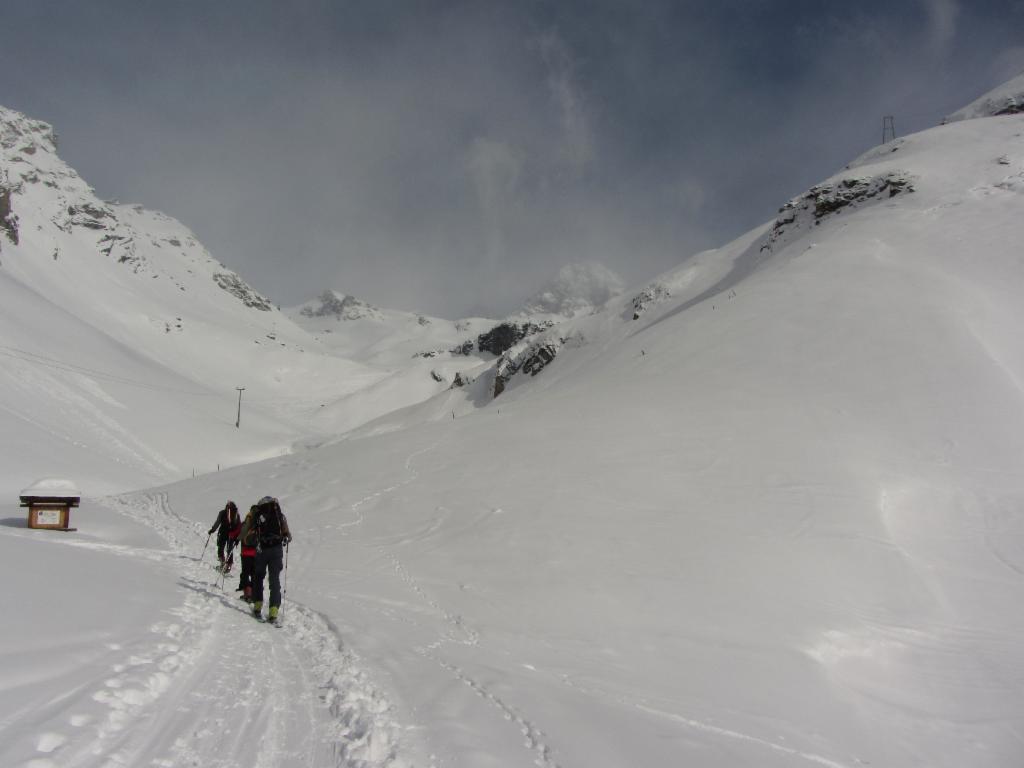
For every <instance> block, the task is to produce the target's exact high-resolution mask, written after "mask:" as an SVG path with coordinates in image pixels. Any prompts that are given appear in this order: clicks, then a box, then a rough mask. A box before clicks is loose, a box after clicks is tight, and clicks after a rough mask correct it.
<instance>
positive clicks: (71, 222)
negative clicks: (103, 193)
mask: <svg viewBox="0 0 1024 768" xmlns="http://www.w3.org/2000/svg"><path fill="white" fill-rule="evenodd" d="M114 222H115V217H114V211H113V209H111V208H110V207H109V206H106V205H95V204H93V203H80V204H79V205H69V206H68V218H67V220H66V221H65V222H64V225H63V227H62V228H63V229H65V230H68V231H70V228H71V227H85V228H86V229H107V228H108V227H109V226H111V225H112V224H114Z"/></svg>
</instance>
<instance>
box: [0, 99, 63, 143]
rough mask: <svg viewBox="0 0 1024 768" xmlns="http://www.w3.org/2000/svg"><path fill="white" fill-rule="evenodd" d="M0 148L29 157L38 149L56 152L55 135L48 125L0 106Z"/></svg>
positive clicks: (51, 127)
mask: <svg viewBox="0 0 1024 768" xmlns="http://www.w3.org/2000/svg"><path fill="white" fill-rule="evenodd" d="M0 146H2V147H3V148H4V149H10V150H18V151H21V152H25V153H26V154H29V155H32V154H35V152H36V150H38V149H45V150H46V151H48V152H56V151H57V134H56V133H54V130H53V126H52V125H50V124H49V123H44V122H43V121H42V120H35V119H34V118H31V117H28V116H27V115H23V114H22V113H21V112H18V111H16V110H13V109H8V108H7V107H2V106H0Z"/></svg>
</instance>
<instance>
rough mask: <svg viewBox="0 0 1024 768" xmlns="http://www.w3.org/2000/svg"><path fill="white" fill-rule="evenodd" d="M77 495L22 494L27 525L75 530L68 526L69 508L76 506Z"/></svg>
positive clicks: (54, 529) (49, 528) (56, 529)
mask: <svg viewBox="0 0 1024 768" xmlns="http://www.w3.org/2000/svg"><path fill="white" fill-rule="evenodd" d="M79 500H80V499H79V497H77V496H71V497H63V498H62V497H39V496H22V497H21V505H22V506H23V507H28V527H29V528H45V529H48V530H52V531H76V530H78V529H77V528H69V527H68V526H69V525H70V523H71V508H72V507H77V506H78V504H79Z"/></svg>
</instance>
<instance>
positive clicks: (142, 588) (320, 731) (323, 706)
mask: <svg viewBox="0 0 1024 768" xmlns="http://www.w3.org/2000/svg"><path fill="white" fill-rule="evenodd" d="M104 503H105V504H106V505H108V506H109V507H110V508H112V509H115V510H118V511H119V512H121V513H122V514H125V515H128V516H130V517H132V518H134V519H135V520H139V521H144V522H145V523H147V524H148V525H149V526H150V527H151V529H152V530H155V531H157V532H158V533H159V534H160V535H161V536H162V537H163V538H164V540H165V541H166V542H167V544H168V546H169V549H159V548H155V547H139V548H137V547H132V546H127V545H121V544H112V543H107V542H102V541H89V540H83V539H82V537H75V536H73V535H72V536H62V535H54V534H45V533H44V534H43V535H44V536H46V537H47V538H45V539H41V538H40V537H39V536H38V534H37V536H36V537H34V538H33V537H32V534H33V533H34V532H30V531H27V530H17V529H15V528H13V527H7V528H3V529H0V531H2V532H3V533H4V534H5V536H4V537H3V544H2V545H0V546H2V548H3V549H4V551H5V553H7V551H8V550H10V553H11V555H12V557H16V556H17V554H16V553H19V552H22V553H24V552H27V551H30V550H32V551H34V550H35V549H36V548H38V547H47V548H48V549H49V550H50V551H49V552H47V553H45V554H46V557H47V558H48V559H50V558H52V561H53V562H59V563H61V565H59V566H58V567H57V568H56V569H54V572H55V573H62V571H63V568H65V567H67V568H69V569H70V571H69V572H70V573H74V574H78V576H77V577H76V579H77V583H75V585H74V586H75V588H73V589H69V590H62V591H66V592H67V594H68V595H69V597H68V603H69V606H74V607H67V608H64V607H61V606H59V605H55V606H54V614H55V615H54V616H53V617H52V619H50V617H49V616H47V617H46V618H47V619H50V620H52V621H53V622H54V626H55V627H59V626H61V622H62V621H66V620H67V618H68V613H69V612H73V611H75V610H76V609H78V610H81V609H80V608H79V607H78V605H79V604H85V606H87V610H86V611H83V617H82V618H83V620H82V621H81V622H76V626H77V627H80V630H79V631H77V632H76V634H75V636H73V637H68V638H62V637H59V632H57V631H54V632H53V633H52V634H53V635H56V637H54V640H53V641H52V643H48V644H47V645H48V647H45V648H40V647H38V645H39V644H38V643H36V647H31V646H32V643H31V642H19V638H18V636H17V633H16V632H14V633H8V634H7V638H6V639H7V642H5V644H4V646H5V647H4V654H5V655H7V654H13V655H14V656H15V661H17V660H18V659H19V658H20V660H21V665H22V667H23V668H24V671H23V672H22V673H21V674H19V675H12V676H8V678H7V680H6V681H5V682H4V683H3V685H2V686H0V695H2V698H0V702H2V703H4V705H5V706H4V707H3V709H0V764H3V765H5V766H6V765H18V766H30V767H31V768H56V767H57V766H61V768H93V767H94V766H95V767H97V768H98V767H100V766H102V767H103V768H107V767H108V766H136V765H154V766H167V767H170V766H179V765H202V766H212V767H213V768H234V767H235V766H245V767H246V768H253V767H255V768H278V767H281V766H296V767H298V766H308V767H311V768H312V767H317V768H319V767H320V766H338V767H339V768H344V767H352V766H358V768H377V767H384V766H387V767H389V768H403V767H404V766H408V765H410V763H408V762H406V761H404V760H402V759H399V757H398V755H397V750H398V742H397V739H396V732H397V729H396V727H395V724H394V723H393V722H392V721H391V719H390V717H389V714H388V711H389V706H388V703H387V702H386V701H385V699H384V698H383V697H382V696H381V695H379V693H378V692H377V691H376V689H375V688H374V686H373V685H372V684H371V683H370V682H369V681H368V679H367V677H366V676H365V675H364V673H363V672H362V671H361V669H360V668H359V665H358V664H357V662H356V659H355V658H354V657H353V656H352V654H350V653H348V652H347V651H345V650H344V649H343V648H341V647H340V645H339V642H338V639H337V637H336V636H335V634H334V633H333V632H332V631H331V629H330V627H329V626H328V625H327V623H326V622H325V621H324V620H323V619H322V618H321V617H320V616H319V615H317V614H316V613H314V612H311V611H308V610H306V609H304V608H303V607H302V606H299V605H296V604H294V603H286V604H285V606H284V612H283V616H284V621H285V626H284V627H283V628H281V629H275V628H272V627H270V626H269V625H266V624H260V623H258V622H256V621H254V620H253V618H252V616H251V615H250V613H249V611H248V609H247V605H246V604H245V603H244V602H243V601H241V600H239V599H238V598H237V596H236V595H237V593H235V592H234V591H233V589H234V586H235V584H236V579H237V571H236V572H235V573H231V574H229V575H228V576H227V578H226V579H225V582H224V588H223V590H222V589H221V588H220V587H219V581H220V577H219V574H218V573H217V571H216V570H215V569H214V568H213V564H214V562H215V561H216V554H215V550H213V546H212V543H211V546H210V547H209V548H208V551H207V553H206V557H205V562H198V558H199V553H200V552H201V551H202V542H203V538H204V536H205V531H203V532H200V531H199V530H198V528H199V527H200V526H198V524H195V523H190V522H187V521H185V520H182V519H181V518H179V517H178V516H177V515H176V514H175V513H174V512H173V510H172V509H171V508H170V507H169V505H168V504H167V500H166V496H165V495H163V494H139V495H134V496H127V497H119V498H111V499H106V500H104ZM8 545H10V546H8ZM211 555H212V556H211ZM29 559H32V560H34V561H35V563H39V562H43V560H42V559H40V558H39V557H38V556H30V557H29ZM11 564H12V565H14V566H15V567H18V566H24V572H25V573H26V574H32V573H33V570H32V568H33V566H32V564H31V563H29V562H25V563H20V562H18V561H17V560H15V561H14V562H12V563H11ZM59 581H61V582H63V581H70V580H69V579H63V578H61V579H59ZM126 587H129V588H127V589H126ZM58 599H59V598H58ZM175 601H177V605H175V604H174V603H175ZM169 606H171V607H169ZM14 607H15V609H17V608H18V607H19V606H17V605H15V606H14ZM22 608H23V609H24V614H23V615H24V616H25V618H26V621H25V622H24V623H26V624H27V623H29V622H32V623H36V622H37V616H38V615H39V614H37V613H33V612H32V611H31V609H30V608H28V607H27V606H23V607H22ZM86 613H87V614H88V615H85V614H86ZM30 614H31V616H30ZM90 619H91V621H90ZM93 625H95V628H94V626H93ZM107 625H109V627H110V629H109V631H106V630H105V629H104V628H105V627H106V626H107ZM33 631H34V632H35V634H33ZM25 637H26V638H31V637H38V628H34V627H33V628H29V629H27V630H26V632H25ZM115 640H116V642H115ZM104 641H109V642H104ZM40 658H41V659H42V661H40ZM57 659H61V661H60V662H57V663H54V661H55V660H57ZM65 659H66V662H65V661H64V660H65ZM33 662H34V663H33ZM72 667H73V673H72V672H71V671H70V669H71V668H72ZM16 700H17V703H15V701H16ZM7 702H11V705H10V706H8V705H7Z"/></svg>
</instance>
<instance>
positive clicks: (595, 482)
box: [0, 79, 1024, 768]
mask: <svg viewBox="0 0 1024 768" xmlns="http://www.w3.org/2000/svg"><path fill="white" fill-rule="evenodd" d="M1019 90H1020V89H1019V79H1018V81H1012V82H1011V83H1009V84H1007V85H1006V86H1004V87H1003V88H1002V89H997V92H993V95H990V96H989V97H985V98H983V99H982V100H980V101H979V102H976V104H975V105H972V106H971V107H969V108H967V109H966V110H964V111H962V114H961V113H958V114H960V116H961V117H962V118H964V119H957V120H953V121H950V122H949V123H947V124H945V125H943V126H939V127H936V128H934V129H931V130H928V131H925V132H922V133H919V134H915V135H912V136H906V137H903V138H901V139H899V140H897V141H895V142H891V143H889V144H887V145H885V146H882V147H878V148H875V149H873V150H871V151H869V152H867V153H866V154H865V155H863V156H862V157H860V158H858V159H857V160H855V161H854V162H852V163H851V164H850V165H849V166H848V167H847V168H845V169H843V170H842V171H840V172H839V173H837V174H836V175H835V176H833V177H832V178H829V179H825V180H823V181H822V182H821V183H820V184H817V185H815V186H814V187H813V188H811V189H810V190H808V191H807V192H806V193H804V194H802V195H799V196H797V197H796V198H794V200H792V201H789V202H788V203H787V201H779V202H780V209H781V210H780V211H779V213H778V215H777V217H776V218H775V219H773V220H771V221H768V222H766V223H765V224H764V225H763V226H761V227H759V228H757V229H755V230H753V231H751V232H750V233H748V234H746V235H744V236H743V237H741V238H739V239H737V240H736V241H735V242H733V243H730V244H727V245H724V246H723V247H721V248H719V249H717V250H713V251H708V252H705V253H702V254H698V255H697V256H694V257H692V258H689V259H686V260H684V261H682V263H681V264H680V266H679V267H678V268H676V269H675V270H673V271H671V272H669V273H667V274H664V275H661V276H658V277H656V278H654V279H653V280H651V281H650V282H649V283H647V284H645V285H640V286H634V287H633V288H631V289H628V290H621V284H616V280H617V278H614V276H610V275H607V274H604V273H603V272H601V271H600V270H595V269H592V268H581V269H583V271H572V270H570V271H569V272H567V273H565V274H563V276H562V278H564V279H562V278H560V281H556V283H557V285H561V286H563V287H565V286H577V287H578V286H580V285H583V286H585V287H587V290H585V291H582V292H580V291H576V290H567V291H566V293H565V295H564V296H563V295H562V294H561V293H560V292H559V290H557V285H556V290H549V291H547V293H550V296H548V297H547V298H545V299H544V300H543V301H542V302H540V304H543V305H544V306H540V304H538V303H536V302H535V304H536V305H535V306H534V305H531V306H532V311H533V312H534V314H529V313H526V314H523V315H517V316H514V317H513V318H509V319H508V320H506V321H504V322H503V323H497V322H496V321H488V320H484V319H473V320H467V321H457V322H456V321H445V320H440V319H438V318H427V317H423V316H420V315H416V314H414V313H398V312H395V311H392V310H384V309H380V308H376V307H373V306H372V305H370V304H369V303H367V302H363V301H360V300H357V299H352V298H351V297H348V296H347V295H346V294H343V293H340V292H333V291H332V292H328V293H326V294H323V295H322V296H321V297H319V298H318V299H316V300H314V301H312V302H310V303H309V304H307V305H304V307H300V308H295V309H289V310H287V311H286V312H284V313H282V312H279V311H278V310H277V309H276V308H275V307H273V306H272V305H271V304H270V302H269V301H267V300H264V301H265V302H266V304H267V306H265V307H264V306H261V299H262V297H260V296H259V295H258V294H257V293H256V292H255V291H252V290H251V289H249V288H248V287H247V286H246V284H245V283H244V281H243V280H242V278H241V277H239V276H237V275H235V274H234V273H232V272H230V270H227V269H225V268H223V267H222V266H220V265H218V264H217V263H216V262H215V261H214V260H213V259H212V257H210V256H209V255H208V254H206V252H205V251H204V250H203V249H202V246H200V245H199V244H198V243H197V242H196V241H195V239H194V238H193V237H192V236H191V235H190V234H189V233H188V232H187V230H185V229H184V227H182V226H181V225H180V224H177V223H176V222H173V221H171V220H169V219H166V218H165V217H162V216H160V215H159V214H153V213H150V212H146V211H144V210H140V209H135V208H132V207H130V206H127V207H126V206H120V205H116V204H113V203H103V202H102V201H98V200H96V199H95V198H94V197H93V196H91V192H89V190H88V189H87V187H85V185H84V182H82V181H81V180H80V179H79V178H78V177H77V175H76V174H74V172H73V171H71V170H70V169H69V168H67V166H65V165H63V163H61V162H60V161H59V159H58V158H57V156H56V154H55V152H54V146H53V139H52V131H50V129H49V127H48V126H45V124H42V123H38V122H36V121H31V120H29V119H28V118H25V117H24V116H20V115H17V113H11V112H9V111H4V112H3V113H0V121H2V123H3V125H4V128H3V131H4V133H3V134H2V138H3V146H4V154H3V185H2V187H0V192H2V194H0V220H2V222H5V223H4V225H3V226H4V229H3V230H0V297H2V299H3V301H2V302H0V307H2V309H0V312H2V313H3V319H4V322H3V325H2V326H0V345H2V346H0V351H2V352H3V355H4V359H5V361H6V364H5V365H4V366H3V367H2V369H0V393H2V399H0V424H2V426H3V429H4V433H5V435H6V436H7V445H8V448H7V451H6V452H5V462H4V465H5V466H4V468H3V470H2V472H0V480H2V481H3V483H2V486H3V487H4V488H7V490H8V497H7V498H8V500H7V501H6V502H3V504H6V508H5V509H4V510H3V511H4V512H5V513H6V514H4V515H3V516H2V517H3V518H4V519H2V520H0V523H3V525H0V562H3V563H5V564H6V568H7V569H8V570H7V571H6V573H7V576H8V580H9V581H11V582H12V583H13V585H14V588H13V589H12V590H11V592H10V594H9V596H8V600H7V603H6V604H5V605H6V606H7V609H8V612H7V615H8V618H9V619H11V618H13V620H8V621H7V622H6V623H5V629H4V630H3V631H2V633H0V638H2V643H0V669H2V670H3V675H2V677H0V680H2V682H0V736H2V738H0V763H2V764H3V765H13V766H32V767H33V768H53V767H55V766H81V767H84V768H92V767H93V766H95V767H96V768H99V767H101V766H103V767H105V766H115V765H132V766H136V765H138V766H142V765H152V766H185V765H203V766H221V767H222V768H234V767H235V766H238V767H239V768H241V767H242V766H245V767H246V768H249V767H250V766H359V767H360V768H379V767H383V766H393V767H401V768H410V767H412V766H419V767H430V768H477V767H479V766H503V767H504V766H524V767H525V766H540V767H541V768H555V767H556V766H558V767H559V768H572V767H573V766H580V767H581V768H582V767H583V766H586V768H595V767H597V766H602V767H603V766H607V767H609V768H611V767H613V766H669V765H671V766H675V765H699V766H728V767H730V768H731V767H733V766H736V767H739V766H757V768H764V767H766V766H767V767H770V766H780V767H781V766H787V767H789V766H803V765H808V766H830V767H831V768H854V767H855V766H856V767H859V766H864V765H874V766H900V767H902V766H929V767H933V766H944V767H948V768H962V767H963V766H972V767H977V768H1013V767H1014V766H1019V765H1022V764H1024V709H1022V708H1021V706H1020V703H1021V701H1024V650H1022V646H1021V643H1020V637H1021V636H1022V635H1024V612H1022V611H1020V610H1018V606H1019V605H1021V604H1022V602H1024V474H1022V473H1021V467H1022V466H1024V346H1022V345H1021V343H1020V339H1019V337H1020V333H1019V328H1020V327H1022V325H1024V304H1022V303H1021V301H1020V291H1021V286H1022V284H1024V280H1022V278H1024V262H1022V260H1021V252H1020V242H1021V236H1022V233H1024V216H1022V212H1024V114H1021V113H1019V111H1013V110H1011V111H1009V112H1007V111H1006V110H1005V104H1006V103H1007V102H1006V101H1005V100H1006V99H1011V100H1012V99H1014V98H1019V94H1018V93H1017V92H1018V91H1019ZM29 149H32V150H33V151H28V150H29ZM51 184H52V185H55V186H51ZM72 209H73V212H72ZM105 238H106V239H105ZM111 238H113V239H111ZM171 240H174V241H175V243H172V242H171ZM108 247H109V252H108ZM54 254H56V256H55V255H54ZM122 256H127V258H126V259H124V260H122ZM217 275H222V276H225V277H222V278H221V279H218V278H217V277H216V276H217ZM570 294H572V295H574V296H575V297H576V299H579V301H576V299H572V300H568V301H563V299H564V298H566V297H568V296H569V295H570ZM545 295H546V294H545V292H542V296H545ZM548 298H550V302H549V301H548V300H547V299H548ZM584 305H586V308H585V309H582V310H581V311H576V309H580V308H582V307H584ZM566 307H576V309H570V311H564V310H565V308H566ZM541 310H543V314H538V312H540V311H541ZM556 315H557V316H558V317H557V318H556V317H555V316H556ZM179 322H180V326H181V327H180V328H179V327H178V323H179ZM481 339H483V342H484V344H483V345H481ZM497 340H504V341H503V343H502V345H501V347H494V346H492V344H494V343H497ZM505 342H507V344H508V346H505ZM502 347H503V348H502ZM432 373H434V374H437V376H436V377H435V376H433V375H431V374H432ZM243 386H244V387H246V389H245V390H244V392H242V397H243V399H242V411H241V425H240V426H237V427H236V426H235V421H236V399H237V396H238V393H237V392H236V391H235V387H243ZM250 396H251V398H252V400H251V405H249V401H247V400H246V399H245V398H248V397H250ZM218 456H223V457H225V458H224V460H223V461H222V467H221V471H219V472H218V471H216V469H215V466H214V465H215V464H216V463H217V461H216V459H217V457H218ZM193 457H195V464H196V465H197V466H200V465H201V466H200V471H198V472H197V473H196V476H195V477H194V478H193V477H192V476H191V472H190V471H189V470H191V468H192V467H191V466H190V465H191V464H192V463H193V461H192V458H193ZM258 459H263V460H262V461H257V460H258ZM228 466H231V467H232V468H230V469H228V468H227V467H228ZM57 476H60V477H62V478H67V479H68V482H69V483H73V484H74V486H75V487H76V488H77V489H78V490H80V491H81V492H82V493H83V494H85V497H84V498H83V500H82V505H81V507H80V508H77V509H74V510H72V516H73V524H74V525H76V526H77V527H78V529H79V530H78V531H77V532H76V533H60V532H52V531H42V530H29V529H27V528H25V522H24V520H25V512H24V510H23V509H21V508H19V507H18V506H17V504H18V502H17V497H18V492H19V491H20V490H21V489H24V488H26V487H27V486H29V485H30V484H31V483H32V482H33V481H34V480H35V479H36V478H39V477H57ZM266 494H271V495H274V496H277V497H278V498H279V499H280V501H281V504H282V507H283V508H284V510H285V512H286V513H287V514H288V516H289V522H290V524H291V528H292V530H293V533H294V535H295V540H294V542H293V544H292V545H291V547H290V552H289V563H288V569H287V570H286V572H285V579H286V581H285V586H286V592H285V597H284V605H283V615H284V626H283V627H282V628H280V629H275V628H272V627H270V626H268V625H265V624H258V623H256V622H254V621H253V620H252V619H251V618H250V617H249V616H247V615H246V613H245V611H244V610H243V608H244V606H243V604H242V602H241V601H240V600H238V599H237V598H236V597H235V595H236V593H235V592H234V591H233V590H234V587H235V586H236V584H235V583H234V580H235V578H237V576H236V575H235V574H230V575H229V576H228V577H227V578H226V579H224V580H221V579H220V576H219V574H218V573H217V572H216V571H214V570H213V568H212V567H211V551H210V550H211V549H212V546H213V545H212V544H209V545H208V544H207V537H206V531H207V530H208V528H209V526H210V524H211V523H212V522H213V519H214V517H215V515H216V513H217V510H219V509H220V508H221V507H222V506H223V505H224V503H225V501H226V500H228V499H233V500H235V501H236V502H237V503H238V504H239V506H240V508H242V509H243V510H245V509H247V508H248V505H250V504H252V503H254V502H255V501H256V500H257V499H258V498H260V497H261V496H263V495H266ZM0 506H2V504H0Z"/></svg>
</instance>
